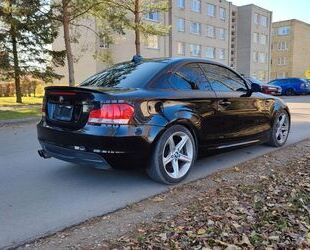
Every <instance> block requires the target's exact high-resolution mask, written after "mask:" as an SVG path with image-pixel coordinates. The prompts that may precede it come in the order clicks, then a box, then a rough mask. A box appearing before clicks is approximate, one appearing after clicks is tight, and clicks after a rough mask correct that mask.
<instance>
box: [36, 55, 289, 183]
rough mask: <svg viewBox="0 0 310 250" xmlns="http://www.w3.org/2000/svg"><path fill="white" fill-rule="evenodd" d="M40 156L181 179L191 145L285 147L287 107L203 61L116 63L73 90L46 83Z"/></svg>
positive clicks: (228, 71)
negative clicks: (140, 169)
mask: <svg viewBox="0 0 310 250" xmlns="http://www.w3.org/2000/svg"><path fill="white" fill-rule="evenodd" d="M42 111H43V117H42V120H41V121H40V123H39V124H38V125H37V132H38V139H39V141H40V144H41V145H42V149H41V150H39V154H40V155H41V156H42V157H44V158H48V157H54V158H57V159H61V160H64V161H68V162H74V163H78V164H88V165H94V166H98V167H103V168H104V167H109V166H112V167H118V166H124V165H125V166H127V167H130V166H132V165H133V164H141V163H142V164H141V165H143V166H145V167H146V170H147V173H148V175H149V176H150V177H151V178H152V179H154V180H155V181H159V182H162V183H166V184H171V183H177V182H179V181H181V180H182V179H184V178H185V177H186V176H187V174H188V173H189V171H190V169H191V168H192V167H193V165H194V162H195V159H196V157H197V152H198V149H223V148H231V147H237V146H242V145H252V144H255V143H269V144H270V145H272V146H275V147H280V146H282V145H284V144H285V142H286V140H287V137H288V134H289V130H290V114H289V110H288V107H287V106H286V105H285V104H284V103H283V101H282V100H281V99H278V98H276V97H272V96H268V95H265V94H262V93H254V92H253V90H252V88H251V86H249V85H248V83H247V82H246V80H245V79H244V78H243V77H242V76H240V75H239V74H238V73H236V72H235V71H233V70H232V69H230V68H228V67H226V66H224V65H222V64H218V63H215V62H211V61H207V60H203V59H188V58H183V59H174V58H168V59H152V60H141V61H136V62H125V63H121V64H117V65H115V66H113V67H111V68H109V69H107V70H105V71H102V72H100V73H98V74H96V75H94V76H92V77H90V78H89V79H87V80H86V81H84V82H83V83H82V84H80V86H79V87H60V86H59V87H47V88H46V91H45V97H44V103H43V107H42Z"/></svg>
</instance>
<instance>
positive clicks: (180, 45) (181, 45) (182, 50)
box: [177, 42, 185, 56]
mask: <svg viewBox="0 0 310 250" xmlns="http://www.w3.org/2000/svg"><path fill="white" fill-rule="evenodd" d="M177 54H178V55H181V56H184V55H185V43H182V42H178V43H177Z"/></svg>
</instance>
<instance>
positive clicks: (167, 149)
mask: <svg viewBox="0 0 310 250" xmlns="http://www.w3.org/2000/svg"><path fill="white" fill-rule="evenodd" d="M196 155H197V150H196V145H195V140H194V138H193V136H192V134H191V132H190V131H189V130H188V129H187V128H185V127H183V126H181V125H175V126H172V127H170V128H168V129H167V130H166V131H165V132H164V133H163V135H162V136H161V137H160V139H159V140H158V142H157V144H156V146H155V149H154V152H153V155H152V157H151V162H150V164H149V167H148V168H147V173H148V175H149V176H150V177H151V178H152V179H153V180H155V181H157V182H161V183H165V184H173V183H178V182H180V181H182V180H183V179H184V178H185V177H186V176H187V175H188V173H189V171H190V169H191V168H192V166H193V165H194V162H195V159H196Z"/></svg>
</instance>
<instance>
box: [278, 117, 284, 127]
mask: <svg viewBox="0 0 310 250" xmlns="http://www.w3.org/2000/svg"><path fill="white" fill-rule="evenodd" d="M284 122H285V115H282V116H280V120H279V127H282V126H283V124H284Z"/></svg>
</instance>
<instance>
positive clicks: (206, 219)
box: [20, 140, 310, 249]
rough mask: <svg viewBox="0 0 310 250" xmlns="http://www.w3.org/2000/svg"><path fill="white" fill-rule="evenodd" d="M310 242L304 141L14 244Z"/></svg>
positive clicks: (309, 171)
mask: <svg viewBox="0 0 310 250" xmlns="http://www.w3.org/2000/svg"><path fill="white" fill-rule="evenodd" d="M25 248H26V249H241V248H242V249H244V248H246V249H254V248H256V249H298V248H299V249H310V140H306V141H303V142H300V143H298V144H295V145H292V146H289V147H286V148H283V149H280V150H277V151H275V152H272V153H270V154H267V155H264V156H261V157H258V158H256V159H253V160H251V161H248V162H245V163H243V164H240V165H238V166H235V167H234V168H232V169H228V170H224V171H220V172H218V173H216V174H213V175H211V176H208V177H207V178H204V179H201V180H198V181H194V182H192V183H189V184H185V185H180V186H176V187H171V189H170V191H169V192H166V193H163V194H161V195H158V196H155V197H152V198H149V199H147V200H144V201H142V202H139V203H136V204H133V205H132V206H129V207H127V208H125V209H121V210H119V211H116V212H114V213H111V214H109V215H106V216H102V217H97V218H94V219H91V220H89V221H86V222H84V223H82V224H80V225H77V226H74V227H72V228H68V229H66V230H64V231H61V232H58V233H56V234H54V235H51V236H48V237H45V238H42V239H39V240H37V241H35V242H32V243H29V244H26V245H24V246H21V247H20V249H25Z"/></svg>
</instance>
